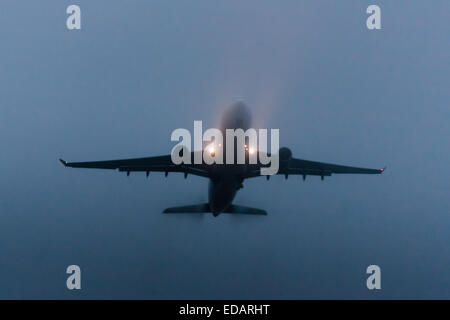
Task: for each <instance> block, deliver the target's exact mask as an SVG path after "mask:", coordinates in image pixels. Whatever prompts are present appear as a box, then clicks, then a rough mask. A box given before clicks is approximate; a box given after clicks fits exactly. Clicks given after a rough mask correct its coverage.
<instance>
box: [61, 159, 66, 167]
mask: <svg viewBox="0 0 450 320" xmlns="http://www.w3.org/2000/svg"><path fill="white" fill-rule="evenodd" d="M59 162H61V163H62V164H63V166H64V167H67V161H65V160H63V159H61V158H60V159H59Z"/></svg>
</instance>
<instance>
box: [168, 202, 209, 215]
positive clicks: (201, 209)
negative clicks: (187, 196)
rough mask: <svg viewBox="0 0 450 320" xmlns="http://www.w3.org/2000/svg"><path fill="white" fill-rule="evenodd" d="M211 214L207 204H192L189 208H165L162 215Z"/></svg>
mask: <svg viewBox="0 0 450 320" xmlns="http://www.w3.org/2000/svg"><path fill="white" fill-rule="evenodd" d="M206 212H211V209H210V208H209V204H208V203H200V204H194V205H190V206H181V207H172V208H167V209H165V210H164V211H163V213H206Z"/></svg>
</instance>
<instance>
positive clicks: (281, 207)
mask: <svg viewBox="0 0 450 320" xmlns="http://www.w3.org/2000/svg"><path fill="white" fill-rule="evenodd" d="M70 4H78V5H80V6H81V10H82V30H80V31H69V30H67V29H66V26H65V20H66V17H67V15H66V13H65V10H66V7H67V6H68V5H70ZM369 4H378V5H380V7H381V10H382V30H379V31H369V30H367V28H366V26H365V20H366V17H367V15H366V13H365V10H366V8H367V6H368V5H369ZM449 9H450V3H449V1H448V0H433V1H380V0H377V1H360V0H352V1H339V2H338V1H300V0H297V1H282V2H279V1H277V2H274V1H245V2H243V1H221V2H219V1H206V0H201V1H170V2H169V1H103V0H102V1H100V0H97V1H76V2H72V1H40V2H36V1H34V2H31V1H17V0H14V1H13V0H2V1H1V2H0V41H1V50H0V147H1V152H0V172H1V178H0V298H64V299H71V298H158V299H165V298H192V299H194V298H205V299H214V298H218V299H221V298H236V299H240V298H242V299H249V298H263V299H264V298H265V299H277V298H287V299H300V298H450V273H449V272H448V268H449V265H450V249H449V243H450V231H449V230H450V200H449V193H450V183H449V178H450V167H449V163H450V151H449V145H450V138H449V137H450V129H449V128H450V127H449V125H448V120H449V118H450V109H449V81H450V79H449V75H450V63H449V61H450V59H449V58H450V56H449V52H450V50H449V49H450V41H449V34H450V30H449V29H450V23H449V20H448V14H449V12H450V10H449ZM235 97H240V98H243V99H244V100H245V101H246V103H247V104H248V105H249V106H250V108H251V109H252V112H253V115H254V118H255V125H256V126H263V127H266V128H280V144H281V145H282V146H288V147H290V148H291V150H292V151H293V156H294V157H300V158H306V159H311V160H317V161H327V162H336V163H342V164H349V165H357V166H367V167H381V166H384V165H387V166H388V170H387V171H386V172H385V173H384V174H383V175H382V176H339V175H337V176H332V177H331V178H328V179H327V178H325V181H323V182H322V181H320V178H317V177H308V178H307V180H306V182H303V181H302V179H301V177H290V178H289V179H288V180H287V181H285V180H284V178H283V177H274V178H273V179H271V180H270V182H267V181H266V180H265V179H264V178H260V179H253V180H251V181H247V182H246V183H245V186H244V189H242V190H241V191H240V192H239V194H238V196H237V198H236V203H239V204H243V205H248V206H254V207H258V208H264V209H266V210H267V211H268V212H269V215H268V216H267V217H245V216H244V217H233V216H226V215H222V216H219V217H218V218H213V217H212V216H210V215H206V216H204V217H192V216H166V215H162V214H161V211H162V210H163V209H164V208H166V207H170V206H176V205H184V204H191V203H196V202H202V201H205V200H206V192H207V181H206V180H205V179H203V178H199V177H188V180H184V179H183V176H182V175H176V174H173V175H169V177H168V178H167V179H166V178H164V175H163V174H157V173H155V174H151V176H150V178H149V179H148V180H147V179H145V174H131V176H130V177H126V175H125V174H121V173H118V172H114V171H100V170H97V171H96V170H92V171H91V170H76V169H65V168H63V167H62V166H61V164H60V163H59V162H58V161H57V159H58V158H59V157H62V158H64V159H66V160H71V161H82V160H102V159H114V158H123V157H136V156H150V155H159V154H167V153H169V152H170V149H171V148H172V146H173V143H171V142H170V133H171V132H172V130H173V129H175V128H180V127H183V128H188V129H191V128H192V126H193V121H194V120H203V121H204V123H205V125H207V126H209V127H213V126H215V125H216V124H217V122H218V120H219V117H220V113H221V111H222V110H223V109H224V107H225V106H226V105H227V104H228V103H230V102H231V101H233V99H234V98H235ZM70 264H78V265H79V266H80V267H81V269H82V290H81V291H79V292H72V291H69V290H67V289H66V287H65V281H66V274H65V268H66V267H67V266H68V265H70ZM370 264H377V265H379V266H380V267H381V270H382V290H381V291H378V292H373V291H369V290H367V288H366V287H365V280H366V277H367V275H366V274H365V270H366V267H367V266H368V265H370Z"/></svg>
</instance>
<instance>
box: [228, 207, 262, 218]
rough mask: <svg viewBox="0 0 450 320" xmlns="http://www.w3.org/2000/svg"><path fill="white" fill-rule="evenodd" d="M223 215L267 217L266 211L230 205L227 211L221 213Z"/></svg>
mask: <svg viewBox="0 0 450 320" xmlns="http://www.w3.org/2000/svg"><path fill="white" fill-rule="evenodd" d="M223 213H240V214H257V215H264V216H266V215H267V212H266V210H261V209H256V208H250V207H244V206H238V205H234V204H232V205H230V206H229V207H228V208H227V209H225V210H224V211H223Z"/></svg>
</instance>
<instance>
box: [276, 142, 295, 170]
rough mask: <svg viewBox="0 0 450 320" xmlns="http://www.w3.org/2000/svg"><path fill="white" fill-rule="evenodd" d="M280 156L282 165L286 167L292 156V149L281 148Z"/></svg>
mask: <svg viewBox="0 0 450 320" xmlns="http://www.w3.org/2000/svg"><path fill="white" fill-rule="evenodd" d="M278 156H279V158H280V167H281V168H286V167H287V166H288V164H289V161H290V160H291V158H292V151H291V149H289V148H286V147H283V148H280V150H279V151H278Z"/></svg>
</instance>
